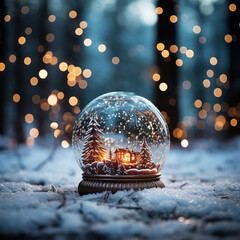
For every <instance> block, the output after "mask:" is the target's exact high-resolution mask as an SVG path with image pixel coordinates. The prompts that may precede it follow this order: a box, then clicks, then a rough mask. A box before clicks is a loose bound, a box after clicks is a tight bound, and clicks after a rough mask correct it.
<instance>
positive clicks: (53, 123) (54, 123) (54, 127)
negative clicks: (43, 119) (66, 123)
mask: <svg viewBox="0 0 240 240" xmlns="http://www.w3.org/2000/svg"><path fill="white" fill-rule="evenodd" d="M50 127H51V128H52V129H57V128H58V123H56V122H52V123H51V124H50Z"/></svg>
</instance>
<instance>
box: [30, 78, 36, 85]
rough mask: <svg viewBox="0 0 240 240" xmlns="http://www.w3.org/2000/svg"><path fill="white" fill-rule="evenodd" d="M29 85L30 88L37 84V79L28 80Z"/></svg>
mask: <svg viewBox="0 0 240 240" xmlns="http://www.w3.org/2000/svg"><path fill="white" fill-rule="evenodd" d="M30 84H31V85H32V86H36V85H37V84H38V79H37V78H36V77H32V78H31V79H30Z"/></svg>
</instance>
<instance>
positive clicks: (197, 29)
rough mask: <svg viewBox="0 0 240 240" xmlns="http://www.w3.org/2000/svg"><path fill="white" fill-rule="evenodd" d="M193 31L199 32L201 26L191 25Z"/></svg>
mask: <svg viewBox="0 0 240 240" xmlns="http://www.w3.org/2000/svg"><path fill="white" fill-rule="evenodd" d="M193 32H194V33H196V34H199V33H200V32H201V27H200V26H198V25H196V26H194V27H193Z"/></svg>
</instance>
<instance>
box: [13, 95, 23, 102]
mask: <svg viewBox="0 0 240 240" xmlns="http://www.w3.org/2000/svg"><path fill="white" fill-rule="evenodd" d="M20 99H21V97H20V95H19V94H17V93H16V94H14V95H13V101H14V102H16V103H17V102H19V101H20Z"/></svg>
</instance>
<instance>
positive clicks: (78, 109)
mask: <svg viewBox="0 0 240 240" xmlns="http://www.w3.org/2000/svg"><path fill="white" fill-rule="evenodd" d="M73 111H74V113H75V114H79V113H80V107H78V106H76V107H74V110H73Z"/></svg>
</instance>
